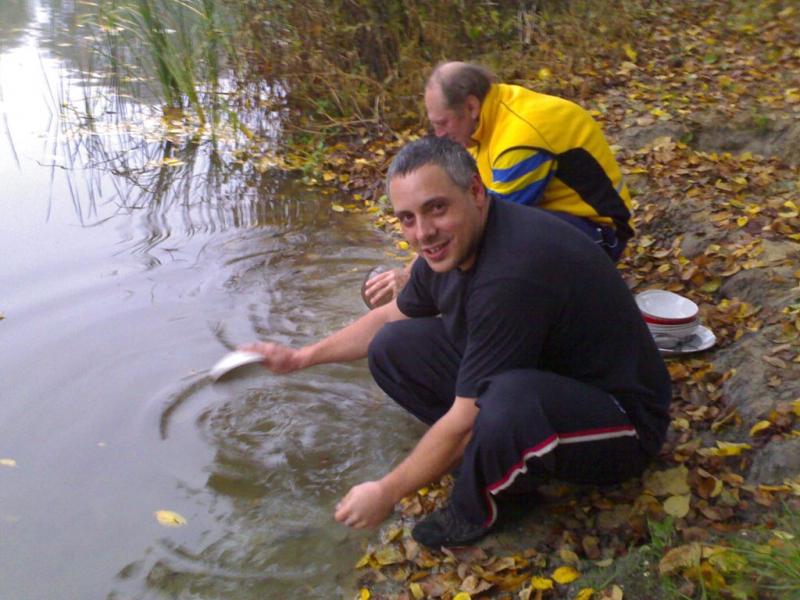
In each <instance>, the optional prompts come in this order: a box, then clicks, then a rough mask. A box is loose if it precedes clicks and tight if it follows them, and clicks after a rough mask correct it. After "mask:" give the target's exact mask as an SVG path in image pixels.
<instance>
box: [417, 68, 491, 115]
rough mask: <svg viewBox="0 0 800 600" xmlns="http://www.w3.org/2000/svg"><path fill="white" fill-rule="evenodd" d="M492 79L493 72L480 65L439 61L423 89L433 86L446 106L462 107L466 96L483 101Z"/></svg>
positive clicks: (451, 107)
mask: <svg viewBox="0 0 800 600" xmlns="http://www.w3.org/2000/svg"><path fill="white" fill-rule="evenodd" d="M494 81H495V76H494V74H493V73H492V72H491V71H489V70H488V69H486V68H484V67H481V66H480V65H475V64H472V63H466V62H458V61H451V62H444V63H439V64H438V65H437V66H436V67H435V68H434V69H433V71H432V72H431V74H430V76H429V77H428V81H427V83H426V84H425V89H426V90H429V89H431V88H435V89H436V90H437V91H439V92H440V93H441V94H442V97H443V98H444V100H445V102H446V106H447V108H450V109H455V108H460V107H462V106H463V105H464V102H465V101H466V99H467V97H468V96H474V97H475V98H477V99H478V102H483V99H484V98H485V97H486V94H488V93H489V88H490V87H491V85H492V83H493V82H494Z"/></svg>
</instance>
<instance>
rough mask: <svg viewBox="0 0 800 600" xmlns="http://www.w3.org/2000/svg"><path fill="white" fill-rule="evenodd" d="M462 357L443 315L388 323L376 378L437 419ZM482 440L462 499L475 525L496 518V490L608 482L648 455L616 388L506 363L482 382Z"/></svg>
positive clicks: (376, 348)
mask: <svg viewBox="0 0 800 600" xmlns="http://www.w3.org/2000/svg"><path fill="white" fill-rule="evenodd" d="M460 360H461V356H460V354H459V352H458V350H457V349H456V348H455V347H454V346H453V345H452V344H451V343H450V341H449V339H448V338H447V336H446V334H445V331H444V327H443V326H442V323H441V320H440V319H437V318H424V319H409V320H405V321H398V322H395V323H389V324H388V325H386V326H385V327H384V328H383V329H382V330H381V331H380V332H379V333H378V334H377V335H376V336H375V339H374V340H373V341H372V344H371V345H370V348H369V367H370V370H371V372H372V375H373V377H374V378H375V381H376V382H377V383H378V385H379V386H380V387H381V389H383V390H384V391H385V392H386V393H387V394H388V395H389V396H390V397H391V398H392V399H393V400H394V401H395V402H397V403H398V404H400V405H401V406H402V407H403V408H405V409H406V410H408V411H409V412H410V413H411V414H413V415H414V416H416V417H417V418H418V419H420V420H421V421H423V422H424V423H427V424H429V425H430V424H432V423H433V422H435V421H436V420H438V419H439V418H440V417H442V416H443V415H444V414H445V413H446V412H447V411H448V410H449V409H450V407H451V406H452V404H453V400H454V397H455V384H456V376H457V374H458V366H459V362H460ZM477 405H478V407H479V409H480V411H479V413H478V416H477V418H476V421H475V424H474V427H473V435H472V438H471V440H470V442H469V444H468V445H467V448H466V450H465V451H464V456H463V459H462V463H461V467H460V469H459V475H458V478H457V479H456V483H455V487H454V489H453V496H452V501H453V502H454V503H455V504H456V506H457V507H458V508H459V509H460V511H461V512H462V514H464V515H465V516H466V517H467V518H468V519H470V520H471V521H473V522H474V523H483V524H484V525H486V526H490V525H492V523H494V521H495V519H496V518H497V506H496V503H495V500H494V498H495V497H496V496H497V495H498V494H500V493H501V492H504V491H507V490H512V491H515V492H516V491H531V490H533V489H535V486H536V485H537V484H540V483H542V482H544V481H546V480H548V479H550V478H557V479H561V480H564V481H570V482H575V483H594V484H605V483H614V482H618V481H623V480H625V479H627V478H629V477H632V476H636V475H639V474H640V473H641V472H642V471H643V470H644V467H645V466H646V464H647V461H648V458H649V457H648V456H647V454H646V453H645V452H644V450H643V449H642V448H641V446H640V444H639V438H638V437H637V435H636V429H635V428H634V426H633V424H632V423H631V421H630V420H629V419H628V416H627V414H625V412H624V411H623V410H622V407H621V406H620V405H619V404H618V403H617V401H616V400H615V399H614V398H613V397H612V396H611V395H610V394H608V393H607V392H604V391H602V390H600V389H597V388H594V387H592V386H589V385H586V384H584V383H581V382H578V381H575V380H572V379H569V378H567V377H563V376H561V375H556V374H554V373H548V372H546V371H539V370H536V369H518V370H513V371H506V372H504V373H500V374H497V375H494V376H492V377H489V378H487V379H486V380H485V381H483V382H482V383H481V385H480V389H479V390H478V399H477Z"/></svg>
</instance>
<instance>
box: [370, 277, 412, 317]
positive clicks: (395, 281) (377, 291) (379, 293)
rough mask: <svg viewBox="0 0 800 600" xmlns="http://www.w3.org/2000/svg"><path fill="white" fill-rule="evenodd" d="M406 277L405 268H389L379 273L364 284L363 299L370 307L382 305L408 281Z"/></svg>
mask: <svg viewBox="0 0 800 600" xmlns="http://www.w3.org/2000/svg"><path fill="white" fill-rule="evenodd" d="M408 277H409V275H408V271H407V270H406V269H391V270H390V271H384V272H383V273H379V274H378V275H376V276H375V277H373V278H371V279H369V280H368V281H367V282H366V284H365V285H364V299H365V300H366V301H367V304H368V305H369V306H370V307H371V308H377V307H378V306H383V305H384V304H386V303H387V302H389V301H390V300H392V298H396V297H397V294H399V293H400V290H402V289H403V286H405V284H406V283H407V282H408Z"/></svg>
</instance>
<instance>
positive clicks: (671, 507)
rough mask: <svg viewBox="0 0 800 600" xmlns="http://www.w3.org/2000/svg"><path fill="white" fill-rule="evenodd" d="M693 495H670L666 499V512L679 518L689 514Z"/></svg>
mask: <svg viewBox="0 0 800 600" xmlns="http://www.w3.org/2000/svg"><path fill="white" fill-rule="evenodd" d="M690 500H691V495H689V494H686V495H684V496H670V497H669V498H667V499H666V500H665V501H664V512H666V513H667V514H668V515H672V516H673V517H678V518H679V519H680V518H682V517H685V516H686V515H688V514H689V501H690Z"/></svg>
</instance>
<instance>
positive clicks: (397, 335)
mask: <svg viewBox="0 0 800 600" xmlns="http://www.w3.org/2000/svg"><path fill="white" fill-rule="evenodd" d="M403 323H404V321H395V322H393V323H387V324H386V325H384V326H383V327H381V329H380V330H379V331H378V333H376V334H375V337H373V338H372V341H371V342H370V344H369V346H368V347H367V359H368V361H369V367H370V369H372V368H373V367H374V366H375V365H377V364H383V363H384V361H387V360H388V361H392V360H393V357H395V356H396V355H397V354H396V353H398V352H403V351H404V349H405V348H406V346H407V344H408V336H407V335H405V334H404V333H403V327H402V325H403Z"/></svg>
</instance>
